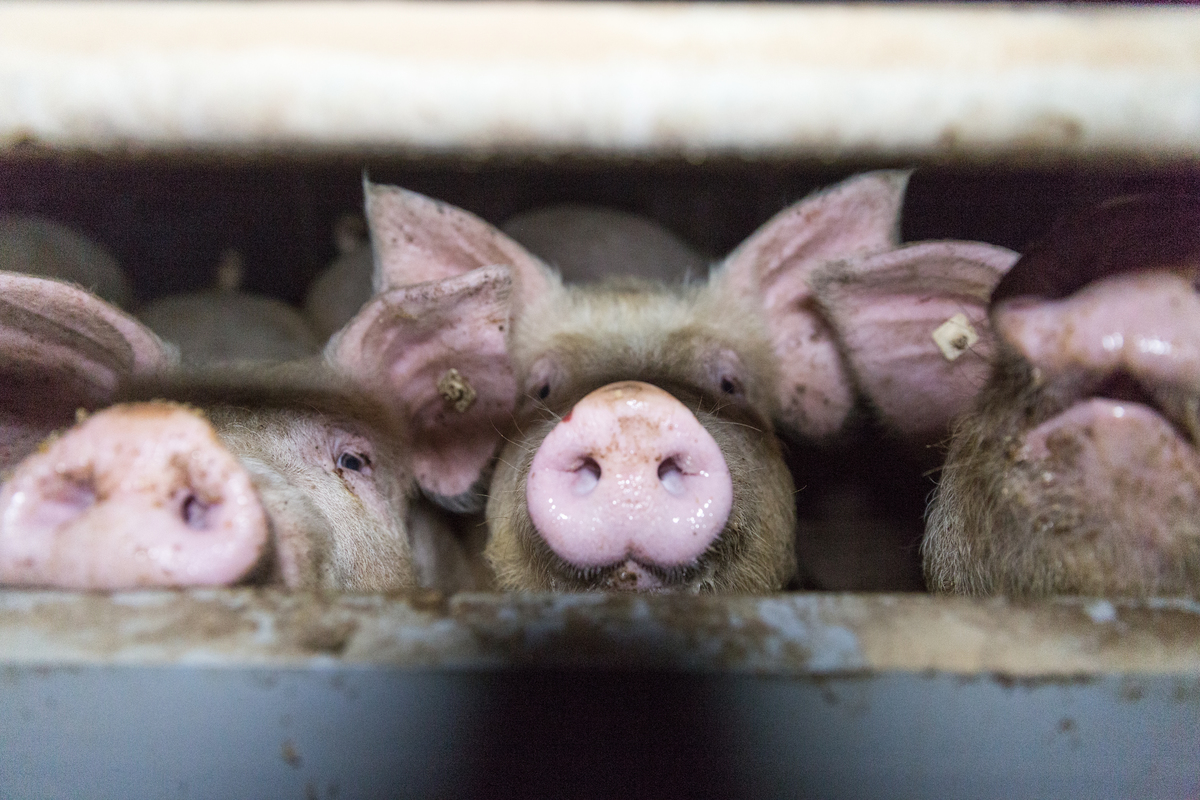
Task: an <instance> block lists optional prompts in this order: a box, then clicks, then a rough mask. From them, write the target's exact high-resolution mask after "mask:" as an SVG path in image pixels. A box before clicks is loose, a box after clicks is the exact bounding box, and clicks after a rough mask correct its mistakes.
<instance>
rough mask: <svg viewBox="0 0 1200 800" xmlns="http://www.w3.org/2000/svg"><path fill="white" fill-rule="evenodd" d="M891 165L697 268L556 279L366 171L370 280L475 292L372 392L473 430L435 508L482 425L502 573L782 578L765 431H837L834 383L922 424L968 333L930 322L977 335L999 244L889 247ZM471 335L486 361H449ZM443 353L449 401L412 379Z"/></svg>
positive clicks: (783, 528)
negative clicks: (421, 364)
mask: <svg viewBox="0 0 1200 800" xmlns="http://www.w3.org/2000/svg"><path fill="white" fill-rule="evenodd" d="M906 179H907V175H906V174H903V173H874V174H871V175H867V176H862V177H860V178H857V179H854V180H851V181H848V182H847V183H846V184H843V185H841V186H838V187H834V188H833V189H830V190H828V191H826V192H823V193H821V194H818V195H816V196H814V197H812V198H810V199H808V200H806V201H804V202H802V203H800V204H798V205H797V206H795V207H792V208H790V209H787V210H786V211H785V212H783V213H781V214H780V215H779V216H777V217H776V218H775V219H773V220H772V221H771V222H769V223H767V225H765V226H764V227H763V228H762V229H760V230H759V231H758V232H757V233H756V234H754V235H753V236H752V237H750V239H748V240H747V241H746V242H745V243H744V244H743V245H742V246H741V247H739V248H738V249H737V250H736V251H735V252H734V253H733V254H732V255H731V256H730V257H729V258H728V259H727V260H726V261H725V262H724V264H722V265H720V266H719V267H718V268H717V269H715V270H714V272H713V274H712V275H711V277H710V278H709V280H708V281H707V282H705V283H695V284H680V285H674V286H668V285H664V284H660V283H651V282H643V281H638V280H631V279H628V278H626V279H620V280H615V281H609V282H607V283H602V284H599V285H595V286H572V285H568V284H565V283H564V282H563V281H562V280H561V279H560V277H559V276H558V275H557V274H556V273H555V272H553V271H552V270H550V269H548V268H547V267H546V266H544V265H543V264H542V263H541V262H540V261H539V260H538V259H537V258H535V257H534V256H533V255H532V254H530V253H529V252H527V251H526V250H524V248H522V247H521V246H520V245H518V244H517V243H516V242H515V241H513V240H512V239H509V238H508V237H507V236H505V235H504V234H502V233H501V232H500V231H498V230H496V229H494V228H492V227H491V226H489V225H487V224H486V223H484V222H483V221H481V220H479V219H477V218H475V217H473V216H471V215H470V214H467V213H466V212H464V211H462V210H460V209H455V208H452V207H450V206H446V205H444V204H441V203H438V202H436V201H433V200H430V199H429V198H425V197H422V196H420V195H416V194H414V193H411V192H406V191H404V190H401V189H397V188H394V187H376V186H372V185H370V184H368V185H367V215H368V220H369V223H370V228H371V235H372V244H373V247H374V251H375V253H376V259H377V262H376V277H375V284H376V286H377V287H384V288H385V289H386V287H399V286H407V285H414V284H415V285H414V286H413V290H416V289H418V288H420V287H424V288H423V289H422V291H426V292H429V293H431V294H432V293H436V292H439V291H442V289H441V288H439V287H456V286H460V285H462V284H463V282H464V281H469V282H473V284H474V285H475V286H477V287H480V288H481V289H482V288H483V287H485V286H488V285H490V286H492V287H493V291H492V293H491V296H492V298H493V299H492V301H491V304H490V311H489V313H488V314H486V315H483V316H479V317H477V324H475V325H474V326H472V325H471V324H469V323H463V322H462V320H464V319H466V316H465V315H464V316H460V317H458V318H457V319H458V324H459V327H458V328H457V330H456V332H455V334H454V335H455V336H463V337H465V338H464V344H463V346H462V348H461V349H462V354H460V355H459V356H458V358H459V360H458V362H456V363H454V364H451V363H450V362H446V363H444V364H442V365H440V366H439V367H437V370H435V372H434V374H431V375H430V376H429V377H427V378H426V379H425V380H424V383H425V388H424V389H422V388H420V387H419V386H410V385H401V384H399V382H396V383H395V385H394V387H393V391H394V392H395V393H396V394H398V395H407V396H408V398H409V399H407V400H404V401H403V402H405V403H406V404H407V405H408V406H409V407H410V408H411V409H414V411H415V412H416V413H415V414H414V416H416V417H424V418H425V419H427V420H429V421H430V422H431V423H434V424H432V425H431V428H439V427H440V429H441V430H443V431H445V432H446V434H448V435H451V436H465V435H466V434H467V432H473V436H474V437H475V439H476V443H475V446H474V448H473V451H472V452H471V454H470V456H469V457H464V458H462V459H460V460H458V461H456V462H455V463H454V464H453V465H451V464H449V463H447V464H443V466H445V467H450V466H453V467H454V470H453V471H451V472H447V473H445V477H444V479H443V483H444V485H445V487H446V488H447V489H449V490H451V491H448V492H447V494H449V495H451V499H452V500H453V501H454V502H461V501H462V499H463V497H464V494H455V492H461V493H465V495H470V494H471V492H472V491H477V486H476V488H475V489H473V488H472V483H473V481H475V479H476V478H477V477H478V476H480V475H481V474H483V475H486V469H487V465H488V464H489V463H490V460H491V452H492V449H493V448H494V446H495V442H496V440H497V438H498V437H500V435H501V434H502V435H503V439H504V440H505V444H504V446H503V449H502V451H501V453H500V456H499V459H498V460H497V461H496V466H495V473H494V476H493V477H492V479H491V482H490V489H489V491H488V500H487V516H488V525H489V530H490V539H489V543H488V547H487V556H488V558H489V560H490V561H491V563H492V565H493V567H494V569H495V571H496V574H497V578H498V580H499V582H500V584H501V585H502V586H505V587H507V588H514V589H565V590H573V589H640V590H652V591H667V590H679V591H750V592H753V591H770V590H774V589H779V588H781V587H782V586H783V585H784V584H785V583H786V582H787V580H788V579H789V577H790V576H791V575H792V573H793V572H794V571H795V555H794V552H795V551H794V546H793V538H794V530H795V507H794V501H793V492H794V488H793V485H792V483H791V480H790V476H789V473H788V471H787V469H786V467H785V465H784V462H783V458H782V455H781V450H780V445H779V442H778V440H777V438H776V433H777V432H781V433H783V434H784V435H785V436H789V437H802V438H805V439H814V440H826V439H829V438H831V437H833V436H835V435H836V434H838V432H839V431H840V430H841V428H842V427H843V425H844V424H845V421H846V419H847V417H848V416H850V413H851V411H852V409H854V407H855V406H856V404H857V403H858V402H859V399H858V397H857V394H856V385H855V384H856V383H857V384H859V385H861V386H863V387H866V388H868V389H873V390H874V391H873V392H872V394H871V399H872V401H873V402H874V404H875V405H876V406H877V407H879V408H880V409H881V411H882V412H883V413H885V414H887V415H895V416H897V417H898V418H899V419H900V420H902V423H901V424H899V425H898V426H897V427H901V428H904V429H906V430H907V431H910V432H912V433H913V434H914V435H917V436H919V435H928V434H929V433H931V432H936V433H939V434H940V432H941V431H942V430H944V428H945V425H946V419H947V411H946V409H954V410H956V409H957V407H958V406H959V405H961V402H962V398H964V397H967V396H969V394H970V392H971V391H973V388H974V386H973V382H974V381H976V380H977V377H978V372H977V371H978V369H979V367H980V365H981V364H983V363H986V362H985V361H984V360H983V358H982V355H981V353H980V352H979V351H980V350H985V349H986V346H987V341H985V342H984V343H983V344H982V345H981V346H980V348H979V349H978V350H972V349H971V348H970V345H969V344H968V343H964V344H962V345H961V346H960V347H958V349H957V350H955V349H954V347H953V346H952V345H953V343H952V345H948V346H947V347H949V349H950V350H951V351H953V353H952V354H953V356H955V357H957V355H958V354H959V353H961V352H967V353H968V356H969V357H968V358H965V359H963V360H960V361H956V360H955V358H951V356H950V355H945V353H946V352H947V351H946V350H941V351H939V347H938V345H937V340H936V339H935V338H933V337H932V336H931V334H932V333H933V332H934V331H935V330H936V329H938V328H939V326H941V325H943V324H944V323H945V322H946V320H947V318H949V317H952V316H955V315H956V314H957V315H958V316H960V317H961V318H962V327H963V329H964V330H969V331H970V334H971V336H976V329H975V328H976V327H977V328H985V326H984V325H983V319H982V317H983V314H982V307H981V306H982V298H985V297H986V294H987V292H988V291H990V289H991V287H992V285H994V283H995V280H996V279H997V278H998V277H999V275H1000V274H1002V273H1003V271H1004V269H1006V268H1007V267H1008V265H1009V264H1011V262H1012V260H1013V258H1015V256H1014V255H1013V254H1011V253H1009V252H1008V251H1003V250H1001V249H999V248H990V247H988V246H985V245H976V244H971V243H961V242H960V243H932V244H925V245H915V246H909V247H900V246H899V245H898V242H897V241H896V228H897V216H898V213H899V204H900V198H901V196H902V192H903V187H904V184H905V181H906ZM947 273H948V274H950V275H951V277H952V278H954V280H952V281H951V282H950V284H951V286H950V289H949V290H944V289H943V288H942V287H941V285H940V284H939V281H938V280H937V276H938V275H944V274H947ZM422 281H425V283H422ZM510 281H511V288H510V286H509V282H510ZM383 296H385V297H386V291H385V293H384V295H383ZM972 323H974V326H975V327H972ZM984 333H986V329H985V330H984ZM434 335H441V334H437V333H436V331H434V332H431V336H434ZM963 335H964V336H965V335H966V334H963ZM881 342H882V343H884V344H883V345H882V349H885V350H887V352H886V353H882V354H881V353H877V352H876V350H877V349H881V345H880V343H881ZM973 342H974V339H972V343H973ZM472 348H474V350H475V351H477V352H479V353H486V355H485V356H484V357H482V358H476V360H475V361H474V363H471V364H469V365H466V364H465V362H464V361H463V357H464V354H466V353H469V352H471V351H472ZM451 369H453V370H454V374H455V375H456V376H458V378H459V379H460V380H461V383H462V384H463V385H464V386H469V387H471V393H470V400H468V401H466V402H464V403H463V404H461V405H460V406H455V403H456V398H457V397H459V396H460V395H455V394H453V393H450V392H443V393H442V397H441V398H438V397H436V395H434V393H433V392H432V391H431V390H430V388H429V387H430V386H431V385H432V384H433V382H434V381H435V380H437V381H438V382H439V385H442V384H441V382H442V381H444V380H445V379H446V376H448V375H450V374H451V373H450V370H451ZM441 370H445V372H441V373H440V374H441V377H440V378H438V377H437V374H438V373H439V371H441ZM852 374H855V375H856V378H857V381H856V380H855V379H854V378H852V377H851V375H852ZM928 381H933V382H934V383H935V384H936V385H934V386H924V385H923V384H925V383H926V382H928ZM914 384H915V385H916V386H918V387H920V388H919V390H918V394H920V395H921V396H919V397H918V398H916V399H915V400H911V399H909V398H908V396H907V395H906V393H905V391H904V390H905V388H906V387H910V386H913V385H914ZM481 387H484V388H481ZM510 387H512V388H513V389H515V392H514V393H513V394H512V395H507V396H506V395H504V394H503V392H505V391H511V389H510ZM497 392H499V393H497ZM514 396H515V398H516V399H515V400H513V399H512V398H513V397H514ZM481 400H484V401H486V402H484V403H483V404H481V405H478V406H474V405H472V404H473V403H478V402H480V401H481ZM452 408H454V409H455V410H451V409H452ZM420 409H425V410H424V411H421V410H420ZM439 415H440V416H439ZM905 426H907V428H905ZM461 452H464V453H465V448H464V449H462V450H461Z"/></svg>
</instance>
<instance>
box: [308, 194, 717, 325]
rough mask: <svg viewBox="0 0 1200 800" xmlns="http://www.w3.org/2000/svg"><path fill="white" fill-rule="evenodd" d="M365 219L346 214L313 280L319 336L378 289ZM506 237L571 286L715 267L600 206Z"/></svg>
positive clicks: (530, 215)
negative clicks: (331, 254) (329, 259)
mask: <svg viewBox="0 0 1200 800" xmlns="http://www.w3.org/2000/svg"><path fill="white" fill-rule="evenodd" d="M360 220H361V217H354V216H344V217H342V218H340V219H339V220H338V223H337V225H336V226H335V240H336V243H337V247H338V251H339V253H340V255H339V256H338V257H337V259H336V260H335V261H334V262H333V264H332V265H330V267H329V268H328V269H326V270H325V271H324V272H322V273H321V274H320V275H319V276H317V278H316V280H314V281H313V283H312V286H311V287H310V288H309V290H308V295H307V297H306V298H305V301H304V313H305V316H306V317H307V319H308V320H309V324H310V325H311V326H312V328H313V330H314V331H315V332H316V333H317V335H318V336H319V337H322V338H323V339H327V338H328V337H329V336H331V335H332V334H333V333H334V332H335V331H337V330H338V329H340V328H341V327H342V326H344V325H345V324H346V323H347V322H348V321H349V320H350V318H351V317H353V316H354V315H355V314H356V313H357V312H358V310H359V309H360V308H361V307H362V305H363V304H364V303H365V302H366V301H367V300H368V299H370V297H371V295H372V294H373V292H374V290H375V289H376V288H378V289H383V288H386V287H376V286H374V284H373V275H374V260H373V257H372V251H371V246H370V243H369V242H368V241H366V240H365V239H363V238H360V236H359V234H358V227H357V226H358V225H359V224H360ZM502 229H503V231H504V232H505V233H507V234H508V235H509V236H510V237H511V238H512V239H513V240H515V241H516V242H517V243H519V244H521V245H522V246H524V247H525V249H527V250H528V251H529V252H530V253H532V254H534V255H535V256H536V257H537V258H539V259H540V260H542V261H543V262H545V263H547V264H551V265H553V266H554V267H555V268H556V269H557V270H558V271H559V273H560V275H561V277H562V278H563V280H564V281H566V282H567V283H590V282H595V281H600V280H604V279H607V278H611V277H614V276H618V275H624V276H636V277H641V278H646V279H649V280H659V281H675V282H678V281H682V280H684V279H686V278H687V277H688V276H689V275H692V276H696V275H702V274H704V273H705V272H706V271H707V262H705V260H704V258H703V257H702V256H701V255H700V254H699V253H697V252H696V251H695V250H694V249H692V247H691V246H690V245H688V244H687V243H685V242H684V241H683V240H682V239H680V238H679V237H678V236H676V235H675V234H673V233H671V232H670V231H668V230H667V229H666V228H663V227H662V226H660V225H658V224H657V223H655V222H652V221H650V220H648V219H645V218H644V217H639V216H637V215H636V214H630V213H628V212H624V211H618V210H616V209H610V208H603V207H600V206H586V205H576V204H563V205H556V206H548V207H544V208H536V209H532V210H530V211H525V212H523V213H521V214H517V215H516V216H514V217H511V218H510V219H509V220H508V221H507V222H505V223H504V225H503V228H502Z"/></svg>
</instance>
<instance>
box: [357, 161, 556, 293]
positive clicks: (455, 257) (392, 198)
mask: <svg viewBox="0 0 1200 800" xmlns="http://www.w3.org/2000/svg"><path fill="white" fill-rule="evenodd" d="M363 194H364V195H365V197H366V201H365V202H366V213H367V224H368V225H369V226H370V229H371V247H372V248H373V250H374V253H375V277H374V286H375V291H376V293H379V292H383V291H386V290H388V289H395V288H398V287H400V286H411V285H413V284H417V283H426V282H428V281H440V280H443V279H445V278H450V277H453V276H455V275H461V274H463V273H464V272H470V271H471V270H473V269H477V268H479V267H486V266H491V265H496V264H504V265H507V266H509V267H510V268H511V269H512V271H513V280H514V282H515V284H516V288H517V297H518V298H519V299H520V300H521V301H522V302H521V305H522V307H524V306H527V305H529V303H530V302H531V301H533V300H534V299H535V298H537V297H540V296H541V295H542V293H543V292H544V291H545V290H546V289H547V288H548V286H549V285H550V284H551V283H553V282H554V281H556V280H557V277H556V276H555V275H554V274H553V273H552V272H551V271H550V270H548V269H547V268H546V267H545V266H543V265H542V263H541V262H540V261H538V259H537V258H535V257H534V256H533V255H532V254H531V253H530V252H529V251H528V250H526V249H525V248H524V247H522V246H521V245H519V244H517V242H515V241H514V240H512V239H511V238H509V237H508V236H506V235H505V234H504V233H502V232H501V231H500V230H498V229H497V228H495V227H493V226H492V225H489V224H488V223H486V222H484V221H483V220H481V219H480V218H479V217H477V216H475V215H474V214H471V213H470V212H467V211H464V210H463V209H461V208H457V207H455V206H452V205H450V204H449V203H443V202H441V201H439V200H434V199H432V198H430V197H426V196H425V195H423V194H417V193H416V192H410V191H408V190H407V189H401V188H400V187H399V186H387V185H384V184H376V183H371V182H370V181H369V180H367V179H365V178H364V179H363Z"/></svg>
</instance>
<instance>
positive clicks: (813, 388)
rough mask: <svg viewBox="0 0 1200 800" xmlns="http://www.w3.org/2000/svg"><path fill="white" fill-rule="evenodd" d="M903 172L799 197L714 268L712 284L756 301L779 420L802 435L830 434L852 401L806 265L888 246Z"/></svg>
mask: <svg viewBox="0 0 1200 800" xmlns="http://www.w3.org/2000/svg"><path fill="white" fill-rule="evenodd" d="M909 174H910V173H909V172H907V171H881V172H868V173H865V174H863V175H857V176H854V177H852V178H849V179H848V180H846V181H843V182H842V183H840V184H837V185H836V186H833V187H830V188H828V189H825V190H823V191H820V192H817V193H816V194H813V195H811V196H809V197H807V198H806V199H804V200H801V201H800V202H799V203H796V204H795V205H792V206H790V207H788V208H786V209H784V210H783V211H781V212H780V213H778V214H776V215H775V216H774V217H773V218H772V219H770V220H768V221H767V222H766V223H765V224H764V225H763V226H762V227H761V228H759V229H758V230H757V231H755V232H754V233H753V234H751V235H750V237H749V238H747V239H746V241H744V242H743V243H742V244H741V245H739V246H738V248H737V249H736V250H734V251H733V252H732V253H731V254H730V255H729V256H728V258H726V259H725V262H724V264H723V265H722V267H721V269H720V271H719V272H717V273H716V274H715V275H714V276H713V279H712V282H713V284H714V285H715V286H716V287H717V289H718V291H722V292H730V293H733V294H736V295H738V296H740V297H742V298H744V299H745V300H746V301H747V302H748V303H749V304H750V306H751V307H758V308H761V309H762V311H763V314H764V319H765V321H766V326H767V329H768V333H769V336H770V339H771V345H772V347H773V349H774V352H775V357H776V361H777V363H778V376H779V378H778V379H779V385H778V393H779V408H780V421H781V422H782V423H783V424H784V426H785V427H787V428H791V429H792V430H793V431H794V432H796V433H799V434H800V435H802V436H804V437H807V438H815V439H820V438H824V437H828V436H830V435H831V434H834V433H836V432H837V431H838V430H839V429H840V428H841V426H842V424H843V423H844V422H845V419H846V416H847V415H848V414H849V412H850V409H851V408H852V407H853V406H854V402H855V395H854V387H853V385H852V383H851V380H850V377H849V376H848V375H847V373H846V370H845V367H844V365H843V362H842V359H841V356H840V355H839V352H838V344H837V341H836V340H835V338H834V336H833V331H832V330H831V328H830V327H829V324H828V322H827V321H826V320H825V319H824V317H823V316H822V313H821V310H820V308H819V307H818V305H817V302H816V297H815V295H814V292H813V289H812V284H811V277H812V274H813V271H814V270H816V269H817V268H818V267H820V266H822V265H823V264H827V263H829V262H830V261H835V260H842V259H847V258H855V257H862V256H869V255H873V254H876V253H882V252H886V251H889V250H893V249H895V248H896V246H897V245H898V244H899V224H900V209H901V205H902V203H903V199H904V190H905V187H906V185H907V184H908V177H909Z"/></svg>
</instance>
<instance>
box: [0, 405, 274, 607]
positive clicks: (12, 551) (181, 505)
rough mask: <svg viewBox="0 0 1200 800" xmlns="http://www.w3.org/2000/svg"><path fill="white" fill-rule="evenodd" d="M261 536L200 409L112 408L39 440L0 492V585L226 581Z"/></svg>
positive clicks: (257, 511)
mask: <svg viewBox="0 0 1200 800" xmlns="http://www.w3.org/2000/svg"><path fill="white" fill-rule="evenodd" d="M267 535H268V528H267V518H266V514H265V512H264V511H263V508H262V505H261V503H260V502H259V499H258V495H257V493H256V492H255V491H254V487H253V486H252V484H251V482H250V475H249V474H248V473H247V472H246V470H245V469H244V468H243V467H242V466H241V464H239V463H238V461H237V460H236V459H235V458H234V457H233V456H232V455H231V454H230V453H229V451H228V450H226V449H225V448H224V447H223V446H222V445H221V444H220V442H219V441H218V440H217V438H216V435H215V433H214V431H213V429H212V427H211V426H210V425H209V423H208V422H207V420H205V419H204V418H203V417H202V416H201V415H200V414H198V413H196V412H195V411H192V410H190V409H188V408H185V407H183V406H179V405H174V404H170V403H160V402H156V403H139V404H132V405H125V406H114V407H112V408H109V409H106V410H104V411H101V412H99V413H97V414H94V415H93V416H91V417H89V418H88V419H87V420H85V421H84V422H82V423H80V424H78V425H76V426H75V427H74V428H72V429H71V430H69V431H67V432H66V433H64V434H63V435H62V436H60V437H58V438H57V439H54V440H52V441H50V442H49V443H48V444H47V445H43V449H42V450H41V451H39V452H37V453H35V454H33V455H31V456H29V457H28V458H26V459H25V460H24V461H23V462H21V464H20V465H19V466H18V467H17V469H16V470H15V472H14V473H13V475H12V478H11V479H10V480H9V481H7V482H6V483H5V484H4V486H3V489H2V490H0V583H3V584H9V585H23V586H54V587H61V588H69V589H104V590H116V589H133V588H139V587H150V586H209V585H221V584H228V583H233V582H236V581H237V580H239V579H240V578H242V577H243V576H245V575H246V574H247V573H248V572H249V571H250V570H251V569H252V568H253V567H254V566H255V565H256V564H257V563H258V561H259V559H260V557H261V555H262V553H263V551H264V549H265V548H266V545H267Z"/></svg>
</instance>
